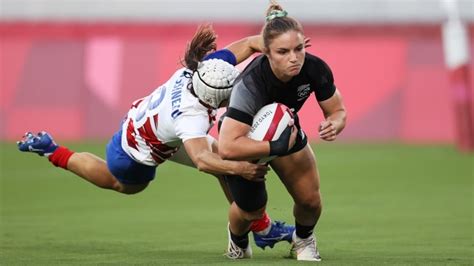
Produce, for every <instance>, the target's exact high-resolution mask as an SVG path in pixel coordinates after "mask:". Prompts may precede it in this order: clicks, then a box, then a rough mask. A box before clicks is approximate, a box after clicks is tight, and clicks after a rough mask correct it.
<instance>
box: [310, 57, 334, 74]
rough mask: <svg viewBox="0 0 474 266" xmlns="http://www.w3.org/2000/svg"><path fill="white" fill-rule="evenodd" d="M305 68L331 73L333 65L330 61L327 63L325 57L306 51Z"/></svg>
mask: <svg viewBox="0 0 474 266" xmlns="http://www.w3.org/2000/svg"><path fill="white" fill-rule="evenodd" d="M304 68H306V69H308V70H309V71H311V72H313V71H315V70H316V71H318V72H323V73H324V72H329V73H331V67H330V66H329V64H328V63H326V61H325V60H324V59H322V58H321V57H318V56H316V55H313V54H310V53H306V55H305V63H304Z"/></svg>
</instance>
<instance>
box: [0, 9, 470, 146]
mask: <svg viewBox="0 0 474 266" xmlns="http://www.w3.org/2000/svg"><path fill="white" fill-rule="evenodd" d="M447 1H448V2H453V3H454V0H447ZM281 2H282V4H283V5H284V6H285V8H287V10H288V11H289V13H290V15H292V16H294V17H296V18H297V19H300V20H301V21H302V23H303V25H304V28H305V32H306V34H307V36H308V37H310V38H311V40H312V44H313V46H312V47H311V48H309V51H310V52H312V53H314V54H317V55H319V56H320V57H322V58H323V59H325V60H326V61H327V62H328V63H329V65H330V66H331V67H332V69H333V71H334V75H335V79H336V85H337V86H338V87H339V88H340V90H341V91H342V93H343V96H344V97H345V101H346V104H347V109H348V110H349V120H348V125H347V128H346V130H345V131H344V133H343V134H342V135H341V137H340V138H341V139H344V140H370V141H374V140H380V141H405V142H424V143H454V142H455V140H456V137H457V133H456V132H457V125H458V122H459V121H457V120H456V119H457V115H458V113H456V112H457V107H458V106H457V105H458V104H459V101H460V100H459V97H463V96H459V94H461V93H464V94H466V97H464V98H462V101H469V103H470V105H471V106H472V98H473V97H474V96H473V95H474V94H473V93H472V87H473V83H474V81H473V80H474V79H472V78H469V77H472V76H474V75H473V73H474V70H473V68H472V67H470V68H467V75H468V78H467V79H465V80H466V82H467V83H466V84H467V85H469V87H468V88H467V89H466V91H465V92H459V91H458V90H459V89H457V88H453V87H452V86H450V72H449V71H447V69H448V68H447V66H446V62H445V59H444V50H443V38H442V26H441V25H442V23H444V22H446V21H447V18H448V15H447V11H446V9H445V8H444V7H443V5H442V2H443V1H437V0H373V1H372V0H359V1H352V0H317V1H316V0H299V1H281ZM267 4H268V2H267V1H250V0H247V1H231V0H227V1H217V0H216V1H211V0H208V1H184V0H173V1H171V0H169V1H168V0H156V1H151V0H137V1H125V0H102V1H98V0H94V1H92V0H89V1H86V0H82V1H76V0H2V1H1V15H2V17H1V21H0V32H1V37H0V38H1V44H2V49H1V52H0V60H1V66H0V67H1V74H2V75H1V77H0V82H1V83H0V84H1V100H0V139H8V140H13V139H16V138H18V136H21V135H22V134H23V133H24V132H23V131H24V130H25V127H27V128H30V129H32V130H34V131H36V130H40V129H44V128H46V129H48V130H50V131H51V132H54V133H55V135H56V136H57V137H59V138H60V139H70V140H79V139H84V138H87V139H97V138H99V139H103V138H108V137H109V136H110V134H111V133H112V132H113V131H114V130H115V129H117V125H118V123H119V121H120V118H121V117H122V116H123V115H124V114H125V112H126V111H127V109H128V107H129V105H130V103H131V102H132V101H133V100H135V99H137V98H139V97H142V96H144V95H147V94H148V93H149V92H150V91H151V90H153V89H154V88H155V87H157V86H158V85H159V84H161V83H162V82H163V81H165V80H167V78H168V77H169V75H170V74H171V73H173V72H174V70H175V69H176V68H177V67H179V66H180V64H179V60H180V58H181V57H182V55H183V52H184V48H185V45H186V43H187V41H188V40H189V39H190V38H191V37H192V34H193V33H194V31H195V29H196V27H197V25H198V23H200V22H212V23H213V24H214V26H215V29H216V31H217V32H218V34H219V44H220V46H221V47H222V46H223V45H226V44H228V43H229V42H231V41H233V40H236V39H238V38H241V37H244V36H246V35H250V34H257V33H259V31H260V29H261V27H262V23H263V21H264V18H263V17H264V15H263V14H264V11H265V9H266V7H267ZM458 7H459V17H460V18H461V21H462V22H463V23H464V25H465V29H466V30H467V32H468V35H467V38H466V41H467V42H468V43H470V44H468V45H467V46H466V47H467V48H466V49H467V50H468V52H469V53H471V54H472V52H473V51H474V2H473V1H472V0H460V1H459V2H458ZM461 42H462V40H461ZM469 53H468V55H469ZM467 63H468V65H472V59H467ZM468 108H470V110H469V109H467V110H464V111H463V112H467V113H469V115H464V116H463V119H464V121H461V123H464V124H468V125H469V126H468V127H470V128H471V129H470V131H469V132H471V133H472V132H473V131H472V127H473V126H472V124H473V118H472V117H473V116H472V112H473V111H472V107H468ZM301 117H302V119H303V123H304V124H305V128H306V129H307V131H308V134H309V135H310V137H312V138H315V136H316V126H315V123H316V121H319V118H320V117H321V115H320V112H319V110H318V107H317V105H316V104H315V103H314V99H313V103H311V104H307V105H306V107H305V109H304V111H303V113H302V115H301ZM473 134H474V133H473ZM471 138H472V137H471Z"/></svg>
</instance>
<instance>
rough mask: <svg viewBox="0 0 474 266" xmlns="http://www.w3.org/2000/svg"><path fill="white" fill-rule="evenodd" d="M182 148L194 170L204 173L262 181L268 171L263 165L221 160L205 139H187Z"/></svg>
mask: <svg viewBox="0 0 474 266" xmlns="http://www.w3.org/2000/svg"><path fill="white" fill-rule="evenodd" d="M184 148H185V149H186V152H187V153H188V156H189V157H190V158H191V160H192V161H193V163H194V165H196V168H197V169H199V171H203V172H206V173H210V174H224V175H241V176H242V177H244V178H246V179H248V180H253V181H264V179H263V177H264V176H265V174H266V173H267V172H268V170H269V168H268V166H265V165H258V164H252V163H249V162H246V161H229V160H223V159H222V158H221V157H220V156H219V155H218V154H216V153H213V152H212V148H211V146H210V144H209V143H208V141H207V138H206V137H204V138H192V139H188V140H186V141H185V142H184Z"/></svg>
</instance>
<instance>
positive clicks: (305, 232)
mask: <svg viewBox="0 0 474 266" xmlns="http://www.w3.org/2000/svg"><path fill="white" fill-rule="evenodd" d="M315 226H316V224H314V225H310V226H306V225H301V224H299V223H298V222H295V227H296V235H297V236H298V237H299V238H308V237H309V236H310V235H311V234H312V233H313V229H314V227H315Z"/></svg>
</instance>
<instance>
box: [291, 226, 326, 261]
mask: <svg viewBox="0 0 474 266" xmlns="http://www.w3.org/2000/svg"><path fill="white" fill-rule="evenodd" d="M290 255H292V257H296V259H297V260H301V261H321V256H320V255H319V251H318V247H317V245H316V237H315V236H314V235H313V234H311V235H310V236H309V237H308V238H299V237H298V236H297V235H296V231H295V232H293V245H292V247H291V250H290Z"/></svg>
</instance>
